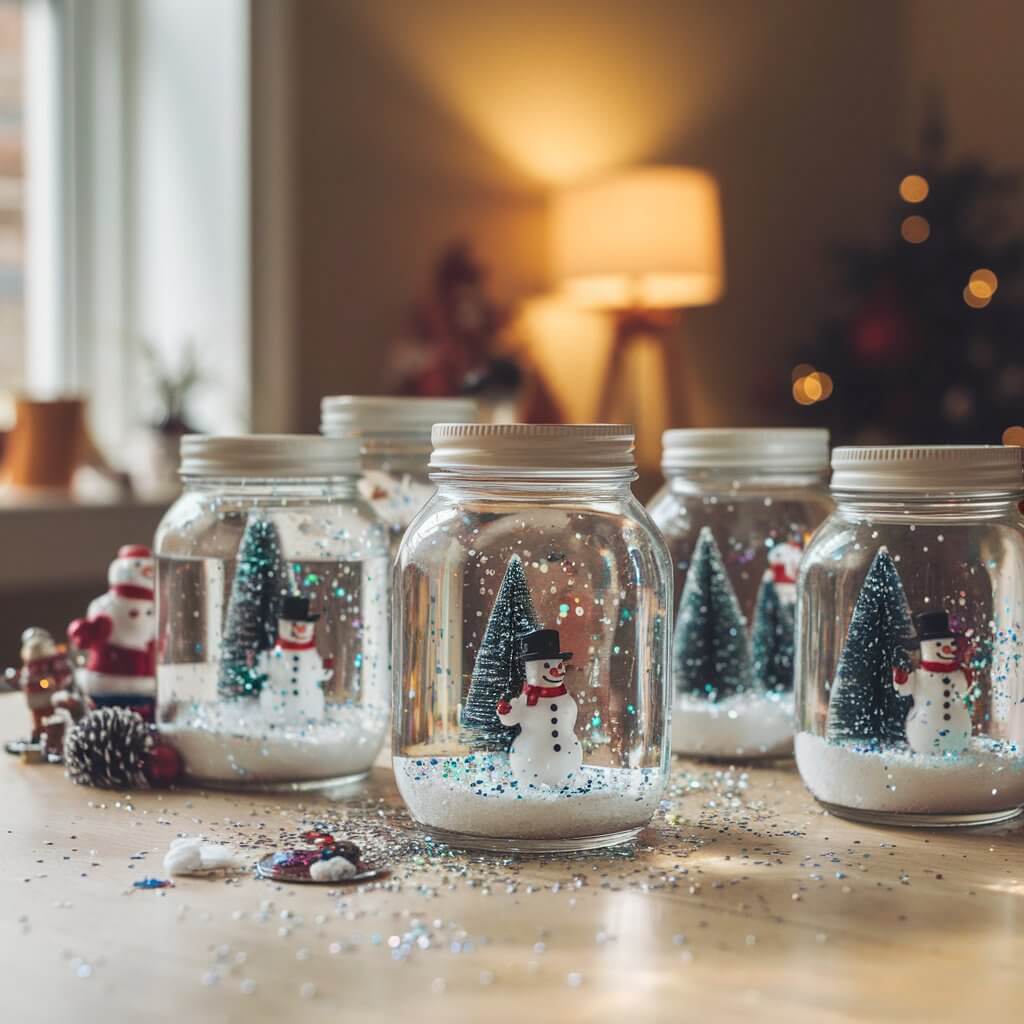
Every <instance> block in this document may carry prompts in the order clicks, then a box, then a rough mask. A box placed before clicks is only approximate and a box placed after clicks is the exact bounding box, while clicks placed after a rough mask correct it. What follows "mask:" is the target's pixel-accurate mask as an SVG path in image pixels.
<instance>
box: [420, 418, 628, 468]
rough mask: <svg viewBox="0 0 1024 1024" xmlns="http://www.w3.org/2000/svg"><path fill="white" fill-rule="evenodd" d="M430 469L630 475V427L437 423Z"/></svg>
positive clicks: (591, 424) (612, 424)
mask: <svg viewBox="0 0 1024 1024" xmlns="http://www.w3.org/2000/svg"><path fill="white" fill-rule="evenodd" d="M431 441H432V443H433V445H434V452H433V454H432V455H431V457H430V468H431V469H436V470H448V471H466V472H470V473H472V472H474V471H476V472H486V471H491V470H498V471H502V470H512V471H515V470H527V471H529V470H541V471H543V470H549V471H553V470H562V471H571V470H574V469H584V470H592V471H596V472H600V471H602V470H609V471H622V470H631V469H633V468H634V466H635V462H634V459H633V447H634V434H633V428H632V427H631V426H627V425H625V424H621V423H574V424H552V423H438V424H437V425H435V427H434V429H433V431H432V432H431Z"/></svg>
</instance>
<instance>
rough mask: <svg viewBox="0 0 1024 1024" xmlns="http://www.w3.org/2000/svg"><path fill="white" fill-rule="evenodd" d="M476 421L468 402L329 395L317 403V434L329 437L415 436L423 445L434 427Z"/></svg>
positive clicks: (390, 396)
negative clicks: (318, 417)
mask: <svg viewBox="0 0 1024 1024" xmlns="http://www.w3.org/2000/svg"><path fill="white" fill-rule="evenodd" d="M478 418H479V414H478V412H477V406H476V402H474V401H473V400H472V399H471V398H401V397H398V396H394V395H386V396H376V395H328V396H327V397H326V398H323V399H322V400H321V402H320V433H322V434H326V435H327V436H328V437H388V436H391V435H393V434H415V435H418V436H421V437H422V438H423V441H424V443H426V442H427V441H428V440H429V439H430V428H431V427H432V426H433V425H434V424H435V423H476V421H477V419H478Z"/></svg>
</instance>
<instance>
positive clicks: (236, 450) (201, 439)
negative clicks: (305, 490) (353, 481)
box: [180, 434, 359, 479]
mask: <svg viewBox="0 0 1024 1024" xmlns="http://www.w3.org/2000/svg"><path fill="white" fill-rule="evenodd" d="M358 472H359V442H358V441H357V440H355V439H354V438H336V437H319V436H317V435H316V434H239V435H234V436H226V435H217V434H186V435H185V436H184V437H182V439H181V466H180V473H181V475H182V476H201V477H229V478H238V477H252V478H262V477H273V478H275V479H280V478H285V477H293V478H297V479H303V478H310V477H329V476H349V475H352V474H356V473H358Z"/></svg>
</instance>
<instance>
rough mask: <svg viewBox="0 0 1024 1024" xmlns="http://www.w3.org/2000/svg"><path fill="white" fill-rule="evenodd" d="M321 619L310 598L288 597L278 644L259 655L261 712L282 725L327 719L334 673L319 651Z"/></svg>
mask: <svg viewBox="0 0 1024 1024" xmlns="http://www.w3.org/2000/svg"><path fill="white" fill-rule="evenodd" d="M319 618H320V616H319V615H314V614H313V613H312V612H311V611H310V609H309V598H306V597H286V598H285V599H284V600H283V601H282V602H281V616H280V618H279V619H278V622H277V643H275V644H274V646H273V648H272V649H271V650H269V651H263V652H262V653H261V654H260V655H259V660H258V666H259V669H260V672H261V674H262V676H263V686H262V688H261V689H260V708H261V709H262V711H263V714H264V715H265V716H266V717H267V718H268V719H269V720H270V721H276V722H279V723H281V724H284V723H286V722H306V721H309V720H310V719H320V718H323V716H324V710H325V707H326V701H325V698H324V683H326V682H327V680H328V679H330V678H331V676H332V675H333V674H334V670H333V669H331V668H326V667H325V666H324V661H323V658H321V657H320V652H319V651H318V650H317V649H316V622H317V619H319Z"/></svg>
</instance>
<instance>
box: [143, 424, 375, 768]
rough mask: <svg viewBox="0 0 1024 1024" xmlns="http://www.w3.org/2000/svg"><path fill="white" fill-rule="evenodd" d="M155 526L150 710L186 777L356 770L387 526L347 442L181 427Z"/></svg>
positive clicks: (368, 699)
mask: <svg viewBox="0 0 1024 1024" xmlns="http://www.w3.org/2000/svg"><path fill="white" fill-rule="evenodd" d="M181 455H182V458H181V476H182V480H183V483H184V492H183V493H182V495H181V497H180V498H179V499H178V500H177V501H176V502H175V503H174V505H173V506H172V507H171V508H170V509H169V510H168V512H167V514H166V515H165V516H164V518H163V521H162V522H161V523H160V526H159V528H158V530H157V535H156V556H157V569H156V576H157V670H156V673H157V718H158V722H159V725H160V728H161V730H162V732H163V733H164V734H165V735H166V736H167V738H168V739H169V740H170V741H171V742H172V743H173V744H174V745H175V746H176V747H177V749H178V751H179V752H180V753H181V755H182V758H183V760H184V763H185V771H186V773H187V775H188V776H189V777H191V778H193V779H197V780H201V781H203V782H206V783H212V784H220V785H224V786H232V787H238V786H256V787H286V788H299V787H304V786H309V785H326V784H329V783H335V782H340V781H350V780H353V779H356V778H359V777H361V776H362V775H364V774H365V773H366V772H367V771H368V770H369V768H370V766H371V764H372V763H373V760H374V757H375V756H376V755H377V752H378V751H379V749H380V747H381V744H382V742H383V739H384V737H385V735H386V732H387V727H388V721H389V689H390V675H389V671H388V644H389V622H390V619H389V610H390V566H389V558H388V538H387V531H386V529H385V527H384V526H383V524H382V523H381V522H380V521H379V520H378V519H377V517H376V516H375V515H374V513H373V510H372V509H371V508H370V507H369V506H367V505H366V504H365V503H364V502H363V501H362V500H361V499H360V498H359V496H358V494H357V491H356V480H357V476H358V472H359V449H358V445H357V444H356V443H355V442H354V441H346V440H336V439H330V438H325V437H301V436H281V435H255V436H247V437H205V436H198V435H194V436H186V437H184V438H182V442H181Z"/></svg>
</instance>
